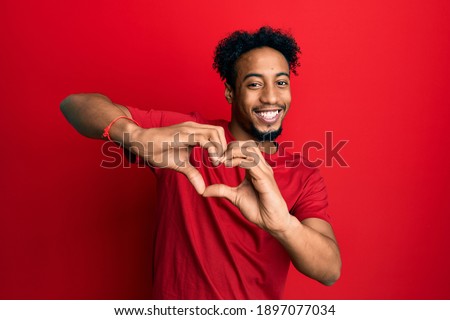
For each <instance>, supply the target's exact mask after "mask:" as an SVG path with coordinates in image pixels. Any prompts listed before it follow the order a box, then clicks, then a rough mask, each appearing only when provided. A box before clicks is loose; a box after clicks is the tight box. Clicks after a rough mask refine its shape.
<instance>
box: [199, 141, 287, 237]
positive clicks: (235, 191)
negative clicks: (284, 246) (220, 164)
mask: <svg viewBox="0 0 450 320" xmlns="http://www.w3.org/2000/svg"><path fill="white" fill-rule="evenodd" d="M224 164H225V165H226V166H229V167H235V166H239V167H241V168H245V169H246V175H245V179H244V180H243V181H242V183H241V184H240V185H239V186H237V187H230V186H227V185H224V184H216V185H211V186H207V187H206V189H205V192H204V193H203V196H205V197H223V198H226V199H228V200H229V201H230V202H231V203H233V204H234V205H235V206H236V207H237V208H238V209H239V210H240V211H241V213H242V214H243V215H244V217H245V218H246V219H247V220H249V221H250V222H253V223H255V224H256V225H258V226H259V227H261V228H263V229H265V230H267V231H269V232H270V233H278V232H284V231H285V230H287V229H288V227H289V224H290V221H291V220H290V214H289V211H288V208H287V205H286V202H285V201H284V199H283V197H282V195H281V193H280V190H279V189H278V185H277V183H276V181H275V178H274V175H273V170H272V167H270V165H269V164H268V163H267V162H266V161H265V159H264V157H263V155H262V154H261V151H260V150H259V148H258V145H257V144H256V143H255V142H254V141H236V142H232V143H230V144H229V145H228V148H227V150H226V151H225V154H224Z"/></svg>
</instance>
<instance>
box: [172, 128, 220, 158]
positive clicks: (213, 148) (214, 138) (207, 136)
mask: <svg viewBox="0 0 450 320" xmlns="http://www.w3.org/2000/svg"><path fill="white" fill-rule="evenodd" d="M219 128H221V127H219ZM188 130H195V132H191V133H189V132H182V133H177V136H176V137H174V143H173V144H172V146H173V147H177V148H179V147H181V146H183V145H184V146H186V145H189V146H194V145H199V146H201V147H202V148H204V149H206V150H207V151H208V154H209V157H210V159H211V161H212V162H213V164H215V165H217V164H219V163H220V162H222V160H223V159H222V155H223V153H224V152H225V149H226V144H224V142H223V141H222V140H223V139H222V138H221V135H222V136H224V135H223V132H222V134H221V135H220V134H219V133H220V132H219V131H220V130H217V129H216V127H214V126H211V128H205V127H196V128H189V129H188ZM222 131H223V129H222Z"/></svg>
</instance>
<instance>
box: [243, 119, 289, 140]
mask: <svg viewBox="0 0 450 320" xmlns="http://www.w3.org/2000/svg"><path fill="white" fill-rule="evenodd" d="M250 130H251V133H252V136H253V137H254V138H255V140H256V141H259V142H264V141H275V139H276V138H277V137H278V136H279V135H280V134H281V131H283V128H282V127H281V126H280V128H278V129H277V130H273V131H265V132H264V131H260V130H258V129H256V127H255V126H254V125H253V123H252V125H251V127H250Z"/></svg>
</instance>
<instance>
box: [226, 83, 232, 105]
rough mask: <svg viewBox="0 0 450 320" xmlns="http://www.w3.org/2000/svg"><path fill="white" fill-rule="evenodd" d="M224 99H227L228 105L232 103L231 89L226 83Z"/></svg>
mask: <svg viewBox="0 0 450 320" xmlns="http://www.w3.org/2000/svg"><path fill="white" fill-rule="evenodd" d="M225 99H227V101H228V103H229V104H231V103H232V102H233V89H232V88H231V86H230V85H229V84H228V83H226V82H225Z"/></svg>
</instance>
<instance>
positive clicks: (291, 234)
mask: <svg viewBox="0 0 450 320" xmlns="http://www.w3.org/2000/svg"><path fill="white" fill-rule="evenodd" d="M288 214H289V213H288ZM289 217H290V223H289V225H288V227H287V228H286V229H285V230H283V231H278V232H273V233H272V235H273V236H274V237H275V238H276V239H277V240H278V241H279V242H280V243H281V244H282V245H283V247H284V248H285V249H286V251H287V252H288V254H289V256H290V258H291V261H292V263H293V265H294V266H295V268H296V269H297V270H298V271H300V272H301V273H303V274H305V275H307V276H308V277H310V278H313V279H316V280H317V281H319V282H321V283H323V284H325V285H332V284H333V283H335V282H336V281H337V280H338V279H339V277H340V273H341V265H342V262H341V257H340V253H339V247H338V245H337V242H336V238H335V236H334V232H333V229H332V228H331V226H330V224H329V223H328V222H326V221H324V220H321V219H317V218H309V219H305V220H303V221H302V222H300V221H299V220H298V219H297V218H296V217H294V216H291V215H289ZM269 232H270V231H269Z"/></svg>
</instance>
